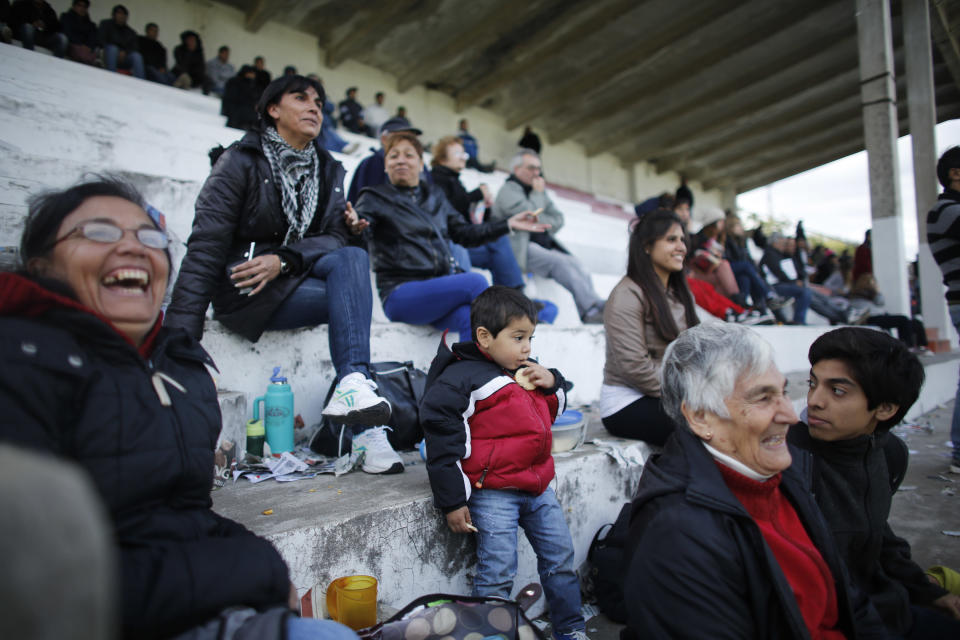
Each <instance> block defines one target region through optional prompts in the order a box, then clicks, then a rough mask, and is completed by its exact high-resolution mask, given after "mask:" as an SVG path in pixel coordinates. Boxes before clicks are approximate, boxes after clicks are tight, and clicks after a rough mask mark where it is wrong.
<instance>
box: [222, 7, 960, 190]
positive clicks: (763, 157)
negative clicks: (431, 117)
mask: <svg viewBox="0 0 960 640" xmlns="http://www.w3.org/2000/svg"><path fill="white" fill-rule="evenodd" d="M225 4H229V5H232V6H235V7H238V8H240V9H242V10H243V11H244V12H245V13H246V26H247V28H248V29H249V30H251V31H256V30H258V29H259V28H260V27H262V26H263V24H265V23H266V22H267V21H269V20H275V21H278V22H280V23H283V24H286V25H288V26H292V27H295V28H297V29H300V30H302V31H306V32H308V33H312V34H315V35H316V36H317V39H318V44H319V46H320V47H322V48H323V49H324V51H325V53H326V64H327V65H328V66H329V67H331V68H333V67H336V66H337V65H339V64H340V63H342V62H343V61H345V60H347V59H353V60H357V61H359V62H362V63H365V64H368V65H370V66H372V67H375V68H378V69H381V70H383V71H386V72H389V73H391V74H393V75H394V76H396V77H397V87H396V88H397V90H398V91H399V92H401V93H402V92H404V91H406V90H408V89H410V88H412V87H415V86H418V85H421V84H422V85H426V86H427V87H429V88H432V89H436V90H438V91H441V92H443V93H446V94H448V95H450V96H452V97H453V98H455V100H456V106H457V109H458V110H463V109H465V108H467V107H471V106H480V107H483V108H486V109H489V110H491V111H493V112H494V113H497V114H499V115H501V116H503V117H504V119H505V121H506V126H507V127H508V128H514V127H517V126H520V125H525V124H530V125H532V126H533V127H534V129H535V130H537V131H538V132H539V133H540V134H541V135H542V136H544V137H545V138H546V140H547V141H549V142H550V143H559V142H563V141H566V140H572V141H575V142H577V143H580V144H581V145H582V146H583V148H584V150H585V152H586V154H587V155H588V156H594V155H597V154H600V153H606V152H610V153H612V154H614V155H615V156H617V157H618V158H619V159H620V160H621V161H622V162H623V163H624V165H625V166H630V165H631V164H633V163H635V162H639V161H647V162H650V163H652V164H653V165H654V166H655V167H656V168H657V169H658V170H660V171H666V170H673V171H677V172H679V173H681V174H683V175H685V176H687V177H688V178H691V179H696V180H700V181H701V182H702V184H703V185H704V187H705V188H708V189H709V188H721V189H732V190H733V191H734V192H738V193H739V192H743V191H748V190H750V189H753V188H755V187H758V186H762V185H765V184H768V183H770V182H773V181H775V180H779V179H781V178H785V177H788V176H791V175H794V174H797V173H800V172H802V171H806V170H807V169H811V168H813V167H816V166H819V165H822V164H825V163H827V162H830V161H832V160H835V159H837V158H840V157H843V156H846V155H849V154H852V153H855V152H857V151H860V150H862V149H863V148H864V141H863V125H862V121H861V109H860V78H859V68H858V53H857V50H858V47H857V24H856V15H855V12H856V2H855V1H854V0H643V1H638V0H594V1H592V2H584V1H582V0H525V1H521V2H517V1H516V0H471V1H465V0H366V1H363V2H361V1H353V2H348V1H345V0H225ZM891 13H892V29H893V40H894V42H893V46H894V55H895V60H896V74H897V80H896V85H897V100H898V104H899V105H900V106H901V107H902V108H901V109H900V111H899V114H900V133H901V135H903V134H906V133H909V131H908V125H907V114H906V83H905V78H904V77H903V73H904V56H903V47H902V41H903V38H902V28H901V20H900V2H899V1H894V2H892V7H891ZM930 14H931V33H932V38H933V43H934V44H933V59H934V83H935V87H936V102H937V109H936V116H937V121H938V122H942V121H944V120H949V119H951V118H955V117H958V116H960V48H958V44H957V42H958V39H960V0H931V2H930Z"/></svg>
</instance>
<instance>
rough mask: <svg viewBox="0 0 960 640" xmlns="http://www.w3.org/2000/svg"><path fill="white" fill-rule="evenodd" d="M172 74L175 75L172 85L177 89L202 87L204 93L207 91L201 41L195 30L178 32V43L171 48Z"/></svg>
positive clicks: (205, 67) (207, 85)
mask: <svg viewBox="0 0 960 640" xmlns="http://www.w3.org/2000/svg"><path fill="white" fill-rule="evenodd" d="M173 75H175V76H176V77H177V79H176V80H174V81H173V86H175V87H177V88H178V89H189V88H191V87H194V88H196V87H202V88H203V92H204V93H208V92H209V84H208V81H207V63H206V61H205V60H204V58H203V42H202V41H201V40H200V35H199V34H198V33H197V32H196V31H190V30H187V31H184V32H182V33H181V34H180V44H178V45H177V46H176V47H174V48H173Z"/></svg>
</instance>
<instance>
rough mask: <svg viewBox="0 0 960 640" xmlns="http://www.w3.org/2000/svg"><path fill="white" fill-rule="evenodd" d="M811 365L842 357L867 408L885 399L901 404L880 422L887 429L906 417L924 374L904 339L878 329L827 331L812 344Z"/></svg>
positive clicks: (882, 429) (880, 428)
mask: <svg viewBox="0 0 960 640" xmlns="http://www.w3.org/2000/svg"><path fill="white" fill-rule="evenodd" d="M808 357H809V359H810V366H811V367H812V366H813V365H815V364H816V363H818V362H820V361H821V360H842V361H843V362H844V363H845V364H846V365H847V367H848V368H849V369H850V373H851V375H853V379H854V381H855V382H856V383H857V384H859V385H860V388H862V389H863V393H864V395H866V396H867V409H871V410H872V409H875V408H876V407H877V406H878V405H880V404H881V403H883V402H889V403H891V404H895V405H897V406H898V407H899V409H898V410H897V413H896V414H894V415H893V417H891V418H890V419H888V420H884V421H882V422H879V423H877V431H878V432H886V431H887V430H889V429H890V428H891V427H893V426H894V425H896V424H897V423H898V422H900V421H901V420H903V417H904V416H905V415H907V411H909V410H910V407H912V406H913V403H914V402H916V401H917V397H918V396H919V395H920V387H922V386H923V380H924V377H925V374H924V371H923V365H922V364H920V360H919V359H917V356H915V355H913V354H912V353H910V350H909V349H908V348H907V345H905V344H904V343H903V342H900V341H899V340H897V339H896V338H894V337H893V336H891V335H889V334H887V333H885V332H883V331H877V330H875V329H865V328H863V327H843V328H842V329H835V330H833V331H828V332H827V333H825V334H823V335H822V336H820V337H819V338H817V339H816V340H815V341H814V343H813V344H812V345H810V352H809V354H808Z"/></svg>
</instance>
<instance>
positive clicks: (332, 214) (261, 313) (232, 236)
mask: <svg viewBox="0 0 960 640" xmlns="http://www.w3.org/2000/svg"><path fill="white" fill-rule="evenodd" d="M313 144H314V145H315V146H316V148H317V153H318V154H319V157H320V171H321V173H322V184H321V189H320V193H319V195H318V198H317V212H316V214H315V215H314V217H313V222H311V224H310V227H309V228H308V229H307V232H306V234H305V235H304V237H303V238H302V239H300V240H299V241H298V242H295V243H293V244H291V245H289V246H284V245H282V244H281V243H282V242H283V239H284V237H285V236H286V233H287V229H288V228H289V223H288V222H287V217H286V216H285V215H284V213H283V209H282V206H281V204H280V187H279V185H274V183H273V172H272V171H271V170H270V163H269V162H268V161H267V157H266V156H265V155H263V149H262V147H261V146H260V134H259V133H257V132H253V131H251V132H249V133H247V134H246V135H245V136H243V138H242V139H241V140H240V141H239V142H235V143H233V144H232V145H230V147H229V148H228V149H227V150H226V151H225V152H224V153H223V155H222V156H220V159H219V160H217V164H216V165H215V166H214V167H213V171H211V172H210V177H208V178H207V181H206V182H205V183H204V184H203V188H202V189H201V190H200V195H199V196H197V205H196V214H195V216H194V219H193V231H192V232H191V234H190V239H189V240H187V255H186V256H184V258H183V262H182V263H181V264H180V273H179V275H178V277H177V283H176V286H175V287H174V290H173V300H172V302H171V303H170V307H169V308H168V309H167V317H166V320H165V321H164V323H165V324H166V325H167V326H171V327H182V328H184V329H186V330H187V333H189V334H190V335H192V336H194V337H197V338H199V337H200V336H201V335H202V334H203V319H204V314H205V313H206V311H207V305H208V304H209V303H210V301H211V300H212V301H213V310H214V312H215V314H216V318H217V320H218V321H220V322H221V323H223V324H224V325H225V326H226V327H227V328H229V329H230V330H231V331H235V332H237V333H239V334H240V335H242V336H243V337H245V338H246V339H247V340H251V341H253V342H256V341H257V340H258V339H259V338H260V334H262V333H263V330H264V327H265V326H266V324H267V322H268V321H269V319H270V316H272V315H273V312H274V311H276V309H277V307H279V306H280V303H282V302H283V301H284V300H285V299H286V298H287V296H288V295H290V294H291V293H292V292H293V290H294V289H296V288H297V286H299V284H300V283H301V282H302V281H303V279H304V278H306V277H307V275H308V273H309V271H310V267H312V266H313V263H314V262H316V261H317V260H318V259H319V258H321V257H323V256H325V255H326V254H328V253H330V252H332V251H336V250H337V249H339V248H341V247H343V246H344V245H346V243H347V241H348V239H349V232H348V231H347V225H346V223H345V222H344V220H343V211H344V209H345V208H346V202H345V201H344V199H343V176H344V171H343V166H342V165H341V164H340V163H339V162H337V161H336V160H334V159H333V157H332V156H331V155H330V154H329V153H327V152H326V151H325V150H324V149H323V147H321V146H320V145H319V144H318V143H317V142H316V141H314V143H313ZM251 242H256V243H257V245H256V249H255V250H254V253H255V255H263V254H265V253H275V254H277V255H279V256H281V257H282V258H283V259H284V260H285V261H286V262H287V263H288V264H289V265H290V273H289V274H287V275H281V276H278V277H277V278H276V279H275V280H273V281H272V282H270V283H269V284H268V285H267V286H266V288H264V289H263V291H261V292H260V293H258V294H257V295H255V296H253V297H250V296H246V295H242V294H241V293H239V292H238V290H237V289H236V287H234V286H233V284H232V283H231V282H230V278H229V274H228V270H229V268H230V267H233V266H235V265H236V264H238V263H240V262H243V261H244V260H246V257H245V253H246V252H247V251H248V250H249V248H250V243H251Z"/></svg>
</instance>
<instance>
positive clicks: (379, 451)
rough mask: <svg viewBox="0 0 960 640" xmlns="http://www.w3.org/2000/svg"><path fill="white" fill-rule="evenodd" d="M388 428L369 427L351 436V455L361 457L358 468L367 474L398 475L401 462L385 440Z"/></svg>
mask: <svg viewBox="0 0 960 640" xmlns="http://www.w3.org/2000/svg"><path fill="white" fill-rule="evenodd" d="M389 428H390V427H370V428H369V429H367V430H366V431H363V432H361V433H358V434H356V435H355V436H353V452H352V453H353V455H354V456H358V457H359V456H362V459H361V460H360V464H361V466H360V468H361V469H363V470H364V471H365V472H367V473H400V472H402V471H403V461H402V460H401V459H400V456H398V455H397V452H396V451H394V450H393V447H391V446H390V441H389V440H387V429H389Z"/></svg>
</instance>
